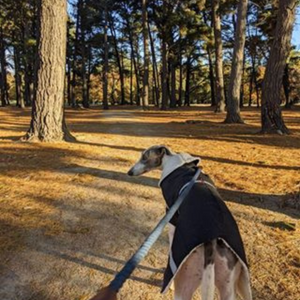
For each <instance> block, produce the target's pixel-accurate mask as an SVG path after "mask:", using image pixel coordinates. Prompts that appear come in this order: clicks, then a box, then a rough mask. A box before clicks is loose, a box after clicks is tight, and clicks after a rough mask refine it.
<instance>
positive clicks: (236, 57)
mask: <svg viewBox="0 0 300 300" xmlns="http://www.w3.org/2000/svg"><path fill="white" fill-rule="evenodd" d="M247 5H248V0H240V1H239V4H238V9H237V10H238V12H237V24H236V32H235V42H234V49H233V58H232V65H231V74H230V83H229V90H228V103H227V116H226V119H225V123H244V121H243V119H242V117H241V115H240V105H239V104H240V90H241V81H242V71H243V60H244V47H245V39H246V16H247Z"/></svg>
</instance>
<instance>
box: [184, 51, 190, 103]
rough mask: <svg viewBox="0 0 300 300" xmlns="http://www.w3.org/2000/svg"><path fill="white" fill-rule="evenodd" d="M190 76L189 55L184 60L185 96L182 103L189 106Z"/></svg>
mask: <svg viewBox="0 0 300 300" xmlns="http://www.w3.org/2000/svg"><path fill="white" fill-rule="evenodd" d="M190 77H191V57H190V56H189V57H188V58H187V61H186V79H185V97H184V105H185V106H190Z"/></svg>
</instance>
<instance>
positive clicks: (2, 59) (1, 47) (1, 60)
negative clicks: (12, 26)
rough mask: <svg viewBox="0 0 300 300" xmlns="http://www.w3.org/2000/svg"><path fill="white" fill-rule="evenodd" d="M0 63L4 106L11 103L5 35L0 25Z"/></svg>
mask: <svg viewBox="0 0 300 300" xmlns="http://www.w3.org/2000/svg"><path fill="white" fill-rule="evenodd" d="M0 65H1V74H0V76H1V80H0V82H1V103H2V106H6V105H9V96H8V84H7V71H6V66H7V62H6V55H5V43H4V36H3V29H2V27H0Z"/></svg>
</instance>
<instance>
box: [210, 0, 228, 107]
mask: <svg viewBox="0 0 300 300" xmlns="http://www.w3.org/2000/svg"><path fill="white" fill-rule="evenodd" d="M219 7H220V0H212V19H213V27H214V37H215V55H216V61H215V70H216V98H217V99H216V100H217V101H216V102H217V106H216V110H215V111H216V112H224V111H225V93H224V76H223V44H222V36H221V18H220V13H219Z"/></svg>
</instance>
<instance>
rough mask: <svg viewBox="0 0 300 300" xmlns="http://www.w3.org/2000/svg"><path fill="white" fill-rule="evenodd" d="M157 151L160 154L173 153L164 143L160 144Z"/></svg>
mask: <svg viewBox="0 0 300 300" xmlns="http://www.w3.org/2000/svg"><path fill="white" fill-rule="evenodd" d="M157 151H158V154H159V155H160V156H164V155H165V154H166V155H171V151H170V150H169V148H168V147H166V146H164V145H161V146H158V148H157Z"/></svg>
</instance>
